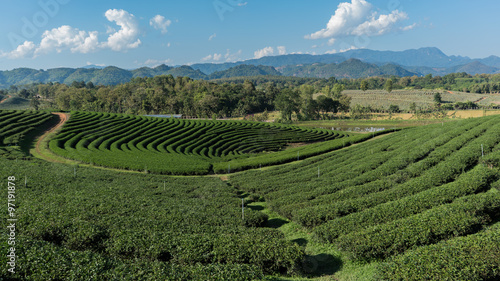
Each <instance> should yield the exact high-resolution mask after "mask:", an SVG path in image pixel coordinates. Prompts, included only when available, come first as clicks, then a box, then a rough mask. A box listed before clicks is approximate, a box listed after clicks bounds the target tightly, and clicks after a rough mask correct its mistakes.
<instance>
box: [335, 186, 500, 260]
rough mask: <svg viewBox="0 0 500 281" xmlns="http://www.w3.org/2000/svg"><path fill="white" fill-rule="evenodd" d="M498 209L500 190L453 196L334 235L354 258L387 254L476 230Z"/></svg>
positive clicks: (488, 220)
mask: <svg viewBox="0 0 500 281" xmlns="http://www.w3.org/2000/svg"><path fill="white" fill-rule="evenodd" d="M498 211H500V194H498V193H482V194H478V195H471V196H466V197H463V198H460V199H457V200H456V201H454V202H453V203H451V204H448V205H446V204H445V205H442V206H439V207H436V208H433V209H430V210H428V211H426V212H424V213H421V214H417V215H413V216H409V217H406V218H404V219H400V220H396V221H393V222H390V223H386V224H381V225H378V226H375V227H373V228H368V229H366V230H363V231H360V232H353V233H350V234H347V235H345V236H341V237H340V238H338V239H337V245H338V246H339V247H340V249H342V250H344V251H347V252H349V254H350V255H351V257H352V258H354V259H367V260H369V259H376V258H387V257H390V256H393V255H397V254H400V253H403V252H405V251H406V250H409V249H412V248H415V247H417V246H422V245H429V244H434V243H435V242H437V241H440V240H446V239H448V238H452V237H455V236H463V235H467V234H471V233H474V232H476V231H477V230H478V229H480V228H481V226H483V225H486V224H487V223H489V222H491V221H492V217H494V216H495V215H496V214H497V213H498Z"/></svg>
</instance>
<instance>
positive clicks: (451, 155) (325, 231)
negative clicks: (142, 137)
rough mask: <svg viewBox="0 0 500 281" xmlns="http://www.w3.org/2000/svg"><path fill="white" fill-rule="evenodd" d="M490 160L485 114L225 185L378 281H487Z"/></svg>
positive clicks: (498, 201) (492, 205)
mask: <svg viewBox="0 0 500 281" xmlns="http://www.w3.org/2000/svg"><path fill="white" fill-rule="evenodd" d="M499 160H500V117H498V116H494V117H486V118H479V119H470V120H462V121H457V122H450V123H446V124H444V123H443V124H438V125H431V126H425V127H418V128H411V129H406V130H403V131H400V132H396V133H394V134H391V135H389V136H386V137H384V138H380V139H377V140H373V141H370V142H365V143H362V144H360V145H358V146H355V147H352V148H349V149H345V150H339V151H335V152H331V153H328V154H324V155H322V156H319V157H314V158H311V159H307V160H305V161H303V162H302V163H297V164H295V165H287V166H280V167H275V168H272V169H269V170H266V171H247V172H244V173H242V174H239V175H234V176H231V183H232V184H233V185H234V186H236V187H238V188H241V189H243V190H245V191H247V192H252V193H256V194H259V195H261V196H263V197H265V198H266V200H267V201H268V205H269V206H271V208H272V209H273V210H275V211H276V212H278V213H279V214H281V215H282V216H284V217H287V218H289V219H291V220H292V221H295V222H297V223H299V224H301V225H303V226H304V227H306V228H308V229H310V231H311V232H312V233H313V234H314V236H315V239H316V240H317V241H319V242H323V243H327V244H331V245H333V246H334V247H336V248H337V249H338V250H340V251H342V252H343V253H345V256H346V257H348V259H351V260H357V261H359V262H361V263H364V262H374V261H378V262H380V264H381V266H380V276H378V278H381V279H383V280H496V279H495V278H499V277H500V271H499V270H498V269H499V266H500V250H499V247H498V239H497V238H498V235H499V232H498V227H493V228H490V227H489V226H490V225H491V224H494V223H496V222H497V221H498V219H499V218H500V216H499V214H500V192H498V190H497V189H495V188H492V185H493V186H495V187H498V185H499V184H498V183H497V182H496V181H497V180H498V176H499V173H498V167H499V166H498V163H499ZM476 243H477V244H476ZM450 247H453V250H451V249H450ZM434 251H438V253H441V254H437V253H435V252H434ZM455 252H458V253H460V255H461V256H460V257H461V258H463V259H464V261H463V262H456V263H455V261H457V260H458V258H456V257H453V258H451V259H450V256H452V255H453V253H455ZM468 252H472V253H473V254H474V255H475V256H474V255H472V254H471V256H467V254H466V253H468ZM481 254H484V255H482V258H481V259H477V258H478V255H481ZM447 260H451V261H453V262H447ZM467 262H470V266H468V267H463V265H464V264H465V263H467ZM434 263H437V264H434ZM396 272H397V273H396ZM374 278H376V277H375V276H374Z"/></svg>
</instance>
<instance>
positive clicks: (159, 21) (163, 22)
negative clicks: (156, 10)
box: [149, 15, 172, 34]
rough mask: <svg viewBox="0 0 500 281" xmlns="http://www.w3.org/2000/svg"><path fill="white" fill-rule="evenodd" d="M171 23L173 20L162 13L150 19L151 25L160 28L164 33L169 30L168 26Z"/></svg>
mask: <svg viewBox="0 0 500 281" xmlns="http://www.w3.org/2000/svg"><path fill="white" fill-rule="evenodd" d="M171 24H172V21H171V20H167V19H165V17H164V16H161V15H156V16H154V17H153V18H152V19H151V20H150V21H149V25H151V26H152V27H153V28H154V29H157V30H160V31H161V33H162V34H166V33H167V32H168V30H167V28H168V27H169V26H170V25H171Z"/></svg>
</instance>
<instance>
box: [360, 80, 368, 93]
mask: <svg viewBox="0 0 500 281" xmlns="http://www.w3.org/2000/svg"><path fill="white" fill-rule="evenodd" d="M359 88H360V89H361V90H362V91H363V92H364V91H366V90H368V81H366V80H363V81H361V85H360V87H359Z"/></svg>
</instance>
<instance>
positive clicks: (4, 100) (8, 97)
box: [0, 95, 12, 103]
mask: <svg viewBox="0 0 500 281" xmlns="http://www.w3.org/2000/svg"><path fill="white" fill-rule="evenodd" d="M10 98H12V96H10V95H7V97H6V98H4V99H3V100H1V101H0V103H4V102H6V101H7V100H8V99H10Z"/></svg>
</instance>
